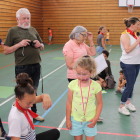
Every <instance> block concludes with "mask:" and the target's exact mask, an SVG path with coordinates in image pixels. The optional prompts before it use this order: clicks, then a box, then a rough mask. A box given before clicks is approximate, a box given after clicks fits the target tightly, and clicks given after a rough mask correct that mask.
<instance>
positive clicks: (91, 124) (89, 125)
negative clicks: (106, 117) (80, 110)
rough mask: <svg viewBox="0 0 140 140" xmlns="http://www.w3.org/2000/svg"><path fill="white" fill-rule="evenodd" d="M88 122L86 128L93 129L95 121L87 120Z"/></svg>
mask: <svg viewBox="0 0 140 140" xmlns="http://www.w3.org/2000/svg"><path fill="white" fill-rule="evenodd" d="M89 122H91V123H90V124H88V125H87V127H89V128H93V127H94V126H95V125H96V123H97V120H95V118H93V119H91V120H89Z"/></svg>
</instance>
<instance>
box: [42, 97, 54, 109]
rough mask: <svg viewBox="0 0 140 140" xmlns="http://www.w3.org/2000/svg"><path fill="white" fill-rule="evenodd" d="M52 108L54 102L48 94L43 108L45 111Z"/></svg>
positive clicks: (44, 99)
mask: <svg viewBox="0 0 140 140" xmlns="http://www.w3.org/2000/svg"><path fill="white" fill-rule="evenodd" d="M51 106H52V101H51V98H50V96H49V95H48V94H44V97H43V108H44V109H45V110H48V109H49V108H50V107H51Z"/></svg>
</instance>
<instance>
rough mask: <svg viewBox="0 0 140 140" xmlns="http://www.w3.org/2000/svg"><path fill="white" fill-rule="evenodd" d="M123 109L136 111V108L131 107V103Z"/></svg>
mask: <svg viewBox="0 0 140 140" xmlns="http://www.w3.org/2000/svg"><path fill="white" fill-rule="evenodd" d="M125 107H126V108H127V109H129V110H131V111H136V108H135V106H134V105H132V104H131V103H129V104H125Z"/></svg>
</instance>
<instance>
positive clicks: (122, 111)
mask: <svg viewBox="0 0 140 140" xmlns="http://www.w3.org/2000/svg"><path fill="white" fill-rule="evenodd" d="M118 111H119V112H120V113H122V114H123V115H130V112H129V110H128V109H127V108H126V107H125V106H123V107H122V108H120V107H119V109H118Z"/></svg>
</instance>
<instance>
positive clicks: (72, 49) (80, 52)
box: [63, 26, 96, 82]
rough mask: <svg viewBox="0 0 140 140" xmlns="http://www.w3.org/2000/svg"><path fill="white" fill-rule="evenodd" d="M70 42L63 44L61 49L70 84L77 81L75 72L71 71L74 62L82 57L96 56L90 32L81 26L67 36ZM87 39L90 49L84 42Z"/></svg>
mask: <svg viewBox="0 0 140 140" xmlns="http://www.w3.org/2000/svg"><path fill="white" fill-rule="evenodd" d="M69 38H70V40H69V41H68V42H67V43H66V44H65V46H64V48H63V54H64V56H65V61H66V65H67V68H68V70H67V78H68V81H69V82H71V81H72V80H74V79H77V75H76V72H75V70H74V69H73V66H74V63H75V62H76V60H77V59H78V58H80V57H82V56H84V55H91V56H94V55H96V49H95V45H94V43H93V35H92V33H91V32H87V29H86V28H84V27H83V26H76V27H75V28H74V29H73V30H72V32H71V34H70V35H69ZM86 38H88V41H89V44H90V47H89V46H87V45H86V44H85V43H84V41H85V40H86Z"/></svg>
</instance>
